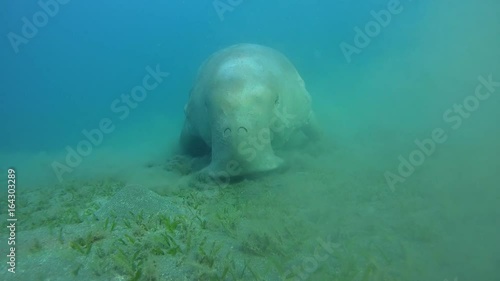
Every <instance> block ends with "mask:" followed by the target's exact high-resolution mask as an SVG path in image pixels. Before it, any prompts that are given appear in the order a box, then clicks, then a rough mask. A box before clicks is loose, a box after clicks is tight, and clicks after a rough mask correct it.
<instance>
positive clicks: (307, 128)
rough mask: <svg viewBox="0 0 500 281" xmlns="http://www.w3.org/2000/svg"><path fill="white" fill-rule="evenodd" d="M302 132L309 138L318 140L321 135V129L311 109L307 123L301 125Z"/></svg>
mask: <svg viewBox="0 0 500 281" xmlns="http://www.w3.org/2000/svg"><path fill="white" fill-rule="evenodd" d="M302 132H304V134H305V135H306V136H307V137H309V138H310V139H311V140H319V139H320V138H321V136H322V135H323V130H321V129H320V126H319V123H318V120H317V119H316V115H315V114H314V112H312V111H311V113H310V114H309V119H308V121H307V123H306V124H305V125H304V127H302Z"/></svg>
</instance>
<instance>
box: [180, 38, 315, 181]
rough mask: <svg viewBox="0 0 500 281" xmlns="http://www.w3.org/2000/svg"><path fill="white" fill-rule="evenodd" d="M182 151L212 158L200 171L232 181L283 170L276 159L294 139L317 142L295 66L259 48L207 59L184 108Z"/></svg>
mask: <svg viewBox="0 0 500 281" xmlns="http://www.w3.org/2000/svg"><path fill="white" fill-rule="evenodd" d="M184 113H185V121H184V126H183V129H182V133H181V136H180V147H181V149H182V151H183V152H184V153H187V154H190V155H192V156H201V155H204V154H206V155H210V154H211V159H210V164H209V165H208V166H207V167H205V168H203V169H202V170H201V171H200V172H203V173H208V174H210V175H213V176H218V175H220V176H224V177H230V178H233V177H234V178H237V177H241V176H243V177H245V176H250V175H256V174H260V173H263V172H269V171H273V170H275V169H278V168H280V167H282V166H283V164H284V160H282V159H281V158H280V157H278V156H276V155H275V152H274V151H275V149H276V148H279V147H280V146H283V145H284V144H285V143H286V142H287V141H288V140H289V138H290V136H291V135H292V134H294V133H295V132H297V131H299V130H300V131H302V132H304V133H305V134H306V135H307V136H309V137H311V138H317V137H318V136H319V135H320V130H319V128H318V125H317V123H316V120H315V117H314V114H313V111H312V109H311V97H310V95H309V93H308V92H307V90H306V88H305V85H304V81H303V80H302V78H301V77H300V75H299V73H298V72H297V70H296V69H295V67H294V66H293V64H292V63H291V62H290V61H289V60H288V59H287V58H286V57H285V56H284V55H283V54H281V53H280V52H278V51H276V50H274V49H272V48H269V47H265V46H261V45H255V44H238V45H233V46H230V47H227V48H225V49H222V50H220V51H218V52H216V53H214V54H213V55H211V56H210V57H209V58H208V59H207V60H206V61H205V62H204V63H203V64H202V65H201V67H200V68H199V70H198V74H197V77H196V79H195V83H194V85H193V87H192V88H191V92H190V94H189V99H188V102H187V104H186V105H185V107H184Z"/></svg>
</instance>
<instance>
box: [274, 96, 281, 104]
mask: <svg viewBox="0 0 500 281" xmlns="http://www.w3.org/2000/svg"><path fill="white" fill-rule="evenodd" d="M279 102H280V97H279V96H277V97H276V100H275V101H274V104H276V105H277V104H278V103H279Z"/></svg>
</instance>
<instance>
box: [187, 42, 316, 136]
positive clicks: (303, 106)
mask: <svg viewBox="0 0 500 281" xmlns="http://www.w3.org/2000/svg"><path fill="white" fill-rule="evenodd" d="M249 83H251V85H255V86H257V85H259V86H265V87H267V88H268V89H269V90H271V91H273V92H275V93H279V95H280V103H281V106H282V107H283V106H284V107H286V111H287V112H293V114H294V119H295V120H294V122H293V123H290V124H291V126H292V127H291V128H289V129H290V130H294V129H296V128H298V127H300V126H302V125H303V123H304V122H307V119H308V117H309V114H310V111H311V107H310V103H311V101H310V96H309V93H308V92H307V90H306V88H305V85H304V81H303V80H302V78H301V77H300V75H299V73H298V72H297V70H296V69H295V67H294V66H293V64H292V63H291V62H290V61H289V60H288V59H287V58H286V57H285V56H284V55H283V54H281V53H280V52H278V51H276V50H274V49H272V48H269V47H265V46H261V45H256V44H238V45H233V46H230V47H227V48H225V49H223V50H221V51H218V52H216V53H214V54H213V55H211V56H210V57H209V58H208V59H207V60H206V61H205V62H204V63H203V64H202V66H201V67H200V69H199V71H198V75H197V78H196V81H195V84H194V86H193V89H192V90H191V93H190V99H189V102H188V105H187V107H188V110H187V112H186V114H195V115H197V114H198V113H199V111H201V107H202V106H203V104H202V102H201V101H203V100H204V99H206V98H210V96H211V95H213V94H214V93H217V92H221V91H228V92H236V93H238V92H242V91H241V88H242V87H248V84H249ZM294 127H295V128H294ZM199 133H200V135H204V133H203V132H199ZM206 133H208V132H206ZM206 137H208V136H206Z"/></svg>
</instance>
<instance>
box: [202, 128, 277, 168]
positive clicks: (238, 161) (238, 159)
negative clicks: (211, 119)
mask: <svg viewBox="0 0 500 281" xmlns="http://www.w3.org/2000/svg"><path fill="white" fill-rule="evenodd" d="M221 131H222V137H220V136H216V137H214V138H213V143H212V160H211V164H210V166H209V167H207V168H208V169H209V170H211V171H212V172H213V171H218V172H220V171H223V172H225V173H226V174H227V175H229V176H231V177H241V176H250V175H255V174H261V173H266V172H271V171H274V170H277V169H279V168H282V167H283V166H284V161H283V159H281V158H280V157H278V156H276V155H275V154H274V150H273V148H272V145H271V131H270V130H269V128H263V129H255V128H253V127H252V126H245V125H239V126H225V127H222V130H221Z"/></svg>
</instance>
